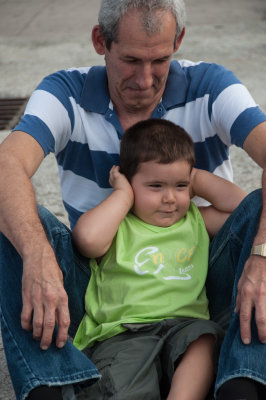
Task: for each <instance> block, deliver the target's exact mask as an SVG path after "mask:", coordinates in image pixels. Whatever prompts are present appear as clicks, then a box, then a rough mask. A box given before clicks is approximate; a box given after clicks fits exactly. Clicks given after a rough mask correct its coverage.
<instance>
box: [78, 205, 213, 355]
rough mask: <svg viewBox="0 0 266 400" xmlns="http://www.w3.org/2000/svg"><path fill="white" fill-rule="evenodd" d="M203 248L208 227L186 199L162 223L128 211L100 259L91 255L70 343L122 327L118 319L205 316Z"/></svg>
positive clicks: (82, 344)
mask: <svg viewBox="0 0 266 400" xmlns="http://www.w3.org/2000/svg"><path fill="white" fill-rule="evenodd" d="M208 251H209V237H208V233H207V231H206V228H205V224H204V221H203V219H202V216H201V214H200V212H199V210H198V209H197V207H196V206H195V205H194V204H193V203H192V202H191V205H190V208H189V211H188V212H187V214H186V216H185V217H184V218H182V219H181V220H180V221H178V222H177V223H175V224H174V225H172V226H170V227H166V228H162V227H158V226H153V225H149V224H147V223H145V222H143V221H141V220H140V219H139V218H137V217H135V216H134V215H132V214H128V215H127V217H126V218H125V219H124V220H123V222H122V223H121V225H120V227H119V229H118V232H117V234H116V236H115V238H114V240H113V243H112V245H111V247H110V249H109V250H108V252H107V253H106V254H105V255H104V257H103V258H102V260H101V262H100V264H99V265H98V264H97V262H96V260H95V259H92V260H91V272H92V275H91V279H90V282H89V285H88V288H87V291H86V295H85V309H86V313H85V315H84V317H83V319H82V321H81V323H80V326H79V328H78V331H77V334H76V336H75V339H74V344H75V346H76V347H78V348H79V349H83V348H85V347H87V346H92V345H93V344H94V343H95V341H102V340H105V339H108V338H110V337H112V336H114V335H117V334H119V333H121V332H123V331H125V330H126V328H125V327H124V326H123V324H129V323H130V324H132V323H137V324H140V323H141V324H143V323H151V322H158V321H161V320H163V319H169V318H176V317H193V318H203V319H208V318H209V313H208V301H207V297H206V292H205V286H204V285H205V280H206V275H207V269H208Z"/></svg>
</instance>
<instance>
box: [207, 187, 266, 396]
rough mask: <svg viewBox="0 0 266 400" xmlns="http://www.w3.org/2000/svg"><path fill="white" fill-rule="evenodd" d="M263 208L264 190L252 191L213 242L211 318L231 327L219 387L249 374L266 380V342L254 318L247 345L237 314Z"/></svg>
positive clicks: (222, 362) (209, 295)
mask: <svg viewBox="0 0 266 400" xmlns="http://www.w3.org/2000/svg"><path fill="white" fill-rule="evenodd" d="M260 212H261V191H260V190H257V191H255V192H253V193H251V194H249V195H248V196H247V197H246V198H245V199H244V200H243V201H242V203H241V204H240V206H239V207H238V208H237V209H236V210H235V211H234V212H233V213H232V215H231V216H230V217H229V218H228V220H227V221H226V223H225V225H224V226H223V228H222V229H221V230H220V232H219V233H218V234H217V235H216V237H215V238H214V240H213V241H212V243H211V246H210V262H209V272H208V278H207V283H206V287H207V295H208V298H209V307H210V314H211V318H212V319H213V320H215V321H217V322H219V323H221V324H222V325H223V327H228V325H229V319H230V325H229V328H228V330H227V333H226V336H225V340H224V342H223V345H222V349H221V354H220V360H219V368H218V375H217V381H216V391H217V390H218V389H219V388H220V386H221V385H223V383H225V382H226V381H228V380H230V379H233V378H237V377H246V378H250V379H254V380H256V381H258V382H261V383H263V384H264V385H265V384H266V364H265V361H264V360H265V359H266V346H265V345H263V344H262V343H261V342H260V341H259V340H258V336H257V328H256V324H255V320H254V318H253V320H252V342H251V344H250V345H248V346H247V345H244V344H243V343H242V341H241V337H240V329H239V317H238V315H235V314H234V311H233V310H234V307H235V300H236V295H237V283H238V280H239V277H240V276H241V273H242V270H243V267H244V264H245V261H246V260H247V258H248V257H249V255H250V249H251V246H252V243H253V239H254V236H255V234H256V231H257V227H258V222H259V217H260Z"/></svg>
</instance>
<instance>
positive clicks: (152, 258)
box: [134, 246, 196, 280]
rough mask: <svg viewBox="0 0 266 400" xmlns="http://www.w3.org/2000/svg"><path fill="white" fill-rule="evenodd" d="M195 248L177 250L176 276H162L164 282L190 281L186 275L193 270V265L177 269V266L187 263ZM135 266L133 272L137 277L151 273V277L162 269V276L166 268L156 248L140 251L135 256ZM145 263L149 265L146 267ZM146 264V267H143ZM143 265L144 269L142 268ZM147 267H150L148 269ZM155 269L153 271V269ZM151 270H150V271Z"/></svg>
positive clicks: (160, 253) (188, 275)
mask: <svg viewBox="0 0 266 400" xmlns="http://www.w3.org/2000/svg"><path fill="white" fill-rule="evenodd" d="M195 249H196V247H195V246H193V247H191V248H190V249H186V248H182V249H179V250H178V251H177V253H176V256H175V264H177V265H176V266H177V268H176V269H177V270H178V275H167V276H164V277H163V279H164V280H173V279H179V280H189V279H191V275H190V274H189V273H188V272H189V271H190V270H192V269H193V268H195V266H194V265H193V264H189V265H188V266H186V267H184V268H182V267H179V268H178V264H180V263H184V262H189V261H190V260H191V257H192V255H193V253H194V251H195ZM134 261H135V264H134V270H135V272H136V273H137V274H138V275H145V274H148V273H152V274H153V275H157V274H158V273H159V272H161V271H162V270H163V269H164V274H167V273H168V271H167V267H166V266H165V265H164V264H163V254H162V252H160V250H159V249H158V247H153V246H151V247H145V248H144V249H142V250H140V251H139V252H138V253H137V254H136V256H135V260H134ZM147 263H149V264H148V265H147ZM145 264H146V265H145ZM144 265H145V268H142V267H143V266H144ZM148 266H149V267H150V268H149V269H147V268H148ZM155 267H156V269H155V270H154V268H155ZM150 269H151V270H150Z"/></svg>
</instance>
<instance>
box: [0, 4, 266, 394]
mask: <svg viewBox="0 0 266 400" xmlns="http://www.w3.org/2000/svg"><path fill="white" fill-rule="evenodd" d="M148 6H151V7H153V8H152V9H151V10H150V11H149V9H148V8H147V7H148ZM184 19H185V10H184V4H183V1H181V0H172V1H171V0H161V1H160V0H157V1H156V0H154V1H153V0H146V1H145V0H143V1H133V0H124V1H121V2H117V0H104V1H103V2H102V5H101V9H100V14H99V25H97V26H95V27H94V28H93V31H92V41H93V44H94V47H95V50H96V52H97V53H98V54H101V55H104V57H105V61H106V69H105V68H104V67H93V68H91V69H82V70H69V71H61V72H59V73H57V74H54V75H52V76H50V77H47V78H46V79H44V81H43V82H42V83H41V84H40V85H39V87H38V88H37V90H36V91H35V92H34V93H33V95H32V97H31V99H30V101H29V104H28V107H27V110H26V115H25V117H24V118H23V119H22V121H21V123H20V124H19V125H18V126H17V127H16V131H15V132H13V133H12V134H11V135H10V136H9V137H8V138H7V139H6V141H5V142H4V143H3V144H2V145H1V148H0V168H1V174H0V207H1V213H0V229H1V231H2V232H3V234H4V235H5V237H4V236H3V237H2V238H1V243H0V246H1V259H0V267H1V274H2V275H1V280H0V282H1V287H0V296H1V297H0V301H1V308H2V316H1V324H2V336H3V341H4V345H5V351H6V355H7V360H8V365H9V369H10V372H11V377H12V381H13V385H14V388H15V391H16V393H17V397H18V398H19V399H22V398H25V396H28V397H27V398H28V399H33V398H38V399H40V398H41V395H43V393H45V394H44V395H43V396H44V397H45V396H47V397H48V394H47V391H48V392H49V397H50V399H52V398H55V399H56V398H62V394H61V391H60V390H56V389H55V388H53V386H54V387H56V386H63V387H64V386H65V385H67V384H69V383H77V382H83V381H88V380H89V382H90V383H92V382H93V380H94V379H97V378H98V373H97V370H96V369H95V368H94V366H93V365H92V363H91V362H90V361H89V359H88V358H86V357H85V356H84V355H83V354H82V353H80V352H78V350H76V349H75V348H74V347H73V346H72V344H71V343H70V342H69V341H67V343H66V340H67V335H68V328H69V325H70V315H71V326H70V333H71V334H73V333H74V332H75V330H76V328H77V326H78V324H79V322H80V319H81V318H82V316H83V312H84V308H83V299H84V292H85V290H86V287H87V284H88V281H89V276H90V269H89V260H86V259H84V258H82V257H81V256H80V255H79V254H78V253H77V252H76V251H75V249H73V250H72V246H71V235H70V232H69V231H68V230H67V229H66V228H65V227H63V226H62V224H60V223H59V221H56V220H55V218H53V217H52V216H51V215H50V214H49V213H48V212H47V211H45V210H43V209H39V215H38V212H37V206H36V200H35V196H34V192H33V189H32V185H31V183H30V177H31V176H32V175H33V174H34V172H35V171H36V170H37V168H38V167H39V165H40V164H41V162H42V160H43V158H44V156H45V155H46V154H48V153H49V152H50V151H53V152H55V154H56V157H57V161H58V164H59V172H60V178H61V187H62V195H63V200H64V204H65V207H66V209H67V211H68V214H69V219H70V224H71V227H73V226H74V225H75V221H76V220H77V218H78V216H79V215H80V214H82V213H83V212H84V211H86V210H87V209H89V208H90V207H93V206H94V205H95V204H97V203H98V202H100V201H101V200H102V199H103V198H105V197H106V196H107V195H108V193H109V192H110V187H109V184H108V174H109V169H110V167H111V166H112V165H113V164H116V163H117V161H118V157H119V139H120V137H121V136H122V134H123V131H124V130H125V129H126V128H127V127H129V126H131V125H132V124H133V123H135V122H137V121H140V120H143V119H147V118H150V117H159V118H162V117H163V118H166V119H170V120H172V121H173V122H176V123H178V124H179V125H181V126H183V127H184V128H185V129H186V130H187V131H188V132H189V133H190V134H191V136H192V137H193V140H194V141H195V150H196V157H197V166H198V167H199V168H205V169H208V170H211V171H215V173H217V174H221V175H223V176H225V177H228V178H230V175H231V169H230V164H229V161H228V148H227V146H228V145H230V144H231V143H235V144H237V145H239V146H243V148H244V150H245V151H246V152H247V153H248V154H249V155H250V156H251V157H252V158H253V159H254V160H255V161H256V162H257V163H258V164H259V165H260V166H261V167H263V168H264V166H265V161H264V160H265V155H266V143H265V142H266V139H265V134H266V118H265V115H264V114H263V113H262V112H261V111H260V110H259V109H258V107H256V105H255V102H254V101H253V99H252V98H251V97H250V95H249V94H248V92H247V90H246V89H245V88H244V87H243V86H242V85H241V84H240V82H239V81H238V80H237V79H236V77H235V76H234V75H233V74H231V73H230V72H228V71H226V70H225V69H223V68H222V67H219V66H215V65H212V64H208V65H207V64H205V63H201V64H194V63H190V62H173V63H170V61H171V56H172V54H173V53H174V52H176V51H177V50H178V48H179V46H180V44H181V42H182V39H183V36H184V33H185V28H184ZM236 105H237V107H236ZM265 179H266V178H265V174H263V188H264V187H265V182H264V181H265ZM264 192H265V189H264V190H263V191H262V193H263V200H264V198H265V196H266V195H265V193H264ZM260 197H261V195H260V194H253V195H252V196H250V197H248V198H247V201H246V202H245V204H244V206H243V207H242V208H241V209H239V210H237V212H236V214H234V215H233V216H232V218H231V219H230V220H229V221H228V223H227V224H226V226H225V227H224V229H222V230H221V232H220V233H219V234H218V235H217V237H216V238H215V239H214V241H213V243H212V248H211V254H210V267H209V269H210V274H209V281H208V283H207V285H208V294H209V298H210V311H211V314H212V317H213V318H214V319H216V320H219V321H220V322H221V321H222V319H223V318H225V316H226V311H228V307H229V305H230V303H231V293H232V289H233V285H234V278H235V271H236V270H237V275H236V276H237V278H239V277H240V275H241V278H240V279H239V283H238V292H237V298H236V299H234V296H235V292H236V288H235V290H234V294H233V301H234V300H235V303H236V311H240V326H241V329H240V333H241V338H242V341H243V343H245V345H244V344H243V343H242V342H241V340H240V338H239V320H238V315H237V314H234V313H232V319H231V324H230V328H229V330H228V333H227V336H226V339H225V342H224V343H225V344H224V347H223V349H222V353H221V364H220V368H219V373H218V380H217V390H218V389H220V387H221V386H222V389H220V390H219V396H222V394H221V393H223V390H224V387H225V385H223V384H224V382H227V381H229V382H230V379H231V378H237V377H242V376H243V377H250V378H253V380H255V381H258V382H261V383H263V384H265V375H266V374H265V366H264V365H263V364H262V365H259V361H258V357H260V358H262V359H263V352H265V346H263V344H262V343H265V342H266V306H265V304H266V299H265V296H266V295H265V293H266V268H265V266H266V265H265V264H266V260H265V259H264V257H263V256H258V255H252V256H251V257H249V254H250V249H251V247H252V245H253V246H255V250H253V252H254V253H258V252H259V251H260V248H257V247H256V246H257V245H260V244H263V243H266V226H265V225H266V221H265V219H266V218H265V215H264V213H265V207H264V208H262V216H261V218H260V223H259V225H257V221H258V219H259V215H260V208H259V201H260ZM265 201H266V200H265ZM244 207H246V208H244ZM243 210H244V211H243ZM40 219H41V220H40ZM41 221H42V222H41ZM230 230H231V232H233V233H231V235H229V234H228V232H229V231H230ZM255 234H256V235H255ZM234 235H236V236H237V240H234V238H235V236H234ZM254 237H255V238H254ZM6 238H7V239H6ZM9 241H10V242H11V243H12V245H13V246H14V247H13V246H11V245H10V243H9ZM15 249H16V250H15ZM21 259H22V260H23V275H22V263H21ZM246 259H247V262H246V263H245V260H246ZM74 263H75V264H74ZM244 264H245V267H244V271H243V273H241V272H242V268H243V265H244ZM79 267H81V268H79ZM21 281H22V286H21ZM20 293H22V299H21V298H20ZM21 300H22V304H23V306H22V304H21ZM253 308H255V322H254V318H253V320H252V324H251V316H252V311H253ZM21 310H22V312H21ZM20 312H21V324H20ZM226 322H227V321H226ZM55 325H56V329H55ZM251 326H252V334H251V328H250V327H251ZM32 338H34V339H36V341H33V340H32ZM51 343H52V345H51ZM65 343H66V344H65ZM248 343H251V344H250V345H249V346H246V344H248ZM40 348H41V349H42V350H45V351H41V350H40ZM15 349H16V351H15ZM17 349H19V351H17ZM229 351H230V354H231V356H232V357H231V358H230V361H231V360H234V362H230V363H228V361H227V358H228V357H227V355H228V352H229ZM247 359H248V360H249V365H248V366H246V364H245V363H246V361H247ZM250 360H251V361H250ZM29 371H31V372H30V373H29ZM47 386H52V388H47ZM238 386H239V385H238ZM230 390H231V389H230ZM256 390H257V389H256ZM231 391H232V390H231ZM34 396H36V397H34ZM52 396H54V397H52ZM220 398H221V399H222V397H220ZM229 398H230V397H227V399H229ZM232 398H234V397H232ZM253 398H254V397H253Z"/></svg>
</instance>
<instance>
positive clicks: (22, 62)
mask: <svg viewBox="0 0 266 400" xmlns="http://www.w3.org/2000/svg"><path fill="white" fill-rule="evenodd" d="M186 4H187V14H188V18H187V29H186V36H185V38H184V41H183V44H182V46H181V49H180V50H179V52H178V54H177V57H178V58H187V59H190V60H194V61H196V60H203V61H214V62H217V63H220V64H223V65H225V66H226V67H227V68H229V69H231V70H233V71H234V72H235V73H236V74H237V76H238V77H239V78H240V79H241V80H242V81H243V82H244V84H245V85H246V86H247V87H248V89H249V90H250V92H251V93H252V95H253V96H254V98H255V99H256V101H257V103H258V104H260V106H261V108H262V109H263V110H264V111H266V95H265V94H266V1H265V0H253V1H250V0H233V1H232V0H219V1H214V0H201V1H198V0H186ZM98 7H99V0H75V1H73V0H23V1H21V0H0V98H1V97H17V96H18V97H24V96H28V95H29V94H30V93H31V92H32V90H33V89H34V88H35V86H36V85H37V84H38V83H39V81H40V80H41V79H42V77H43V76H45V75H46V74H48V73H51V72H53V71H56V70H58V69H61V68H68V67H74V66H87V65H93V64H96V63H97V64H102V63H103V59H102V58H101V57H99V56H97V55H96V54H95V52H94V50H93V47H92V45H91V42H90V31H91V28H92V26H93V25H94V24H96V23H97V11H98ZM7 134H8V132H7V131H0V141H1V140H3V139H4V137H5V136H6V135H7ZM231 157H232V162H233V167H234V172H235V181H236V182H237V183H238V184H240V185H241V186H242V187H243V188H244V189H246V190H247V191H248V192H249V191H251V190H253V189H254V188H257V187H260V178H261V170H260V168H258V167H257V166H256V165H255V164H254V163H253V162H252V160H250V159H249V158H248V157H247V156H246V154H245V153H244V152H243V151H242V150H240V149H236V148H232V150H231ZM33 183H34V186H35V189H36V194H37V198H38V201H39V202H40V203H41V204H43V205H45V206H46V207H48V208H49V209H50V210H51V211H52V212H54V213H55V214H56V215H57V216H58V217H59V218H60V219H61V220H62V221H65V222H66V215H65V213H64V210H63V207H62V203H61V197H60V191H59V186H58V178H57V169H56V165H55V162H54V159H53V156H48V157H47V158H46V159H45V161H44V163H43V165H42V166H41V168H40V170H39V171H38V172H37V173H36V175H35V177H34V178H33ZM13 399H15V396H14V392H13V389H12V386H11V383H10V379H9V374H8V370H7V367H6V362H5V357H4V350H3V345H2V341H1V336H0V400H13Z"/></svg>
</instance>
